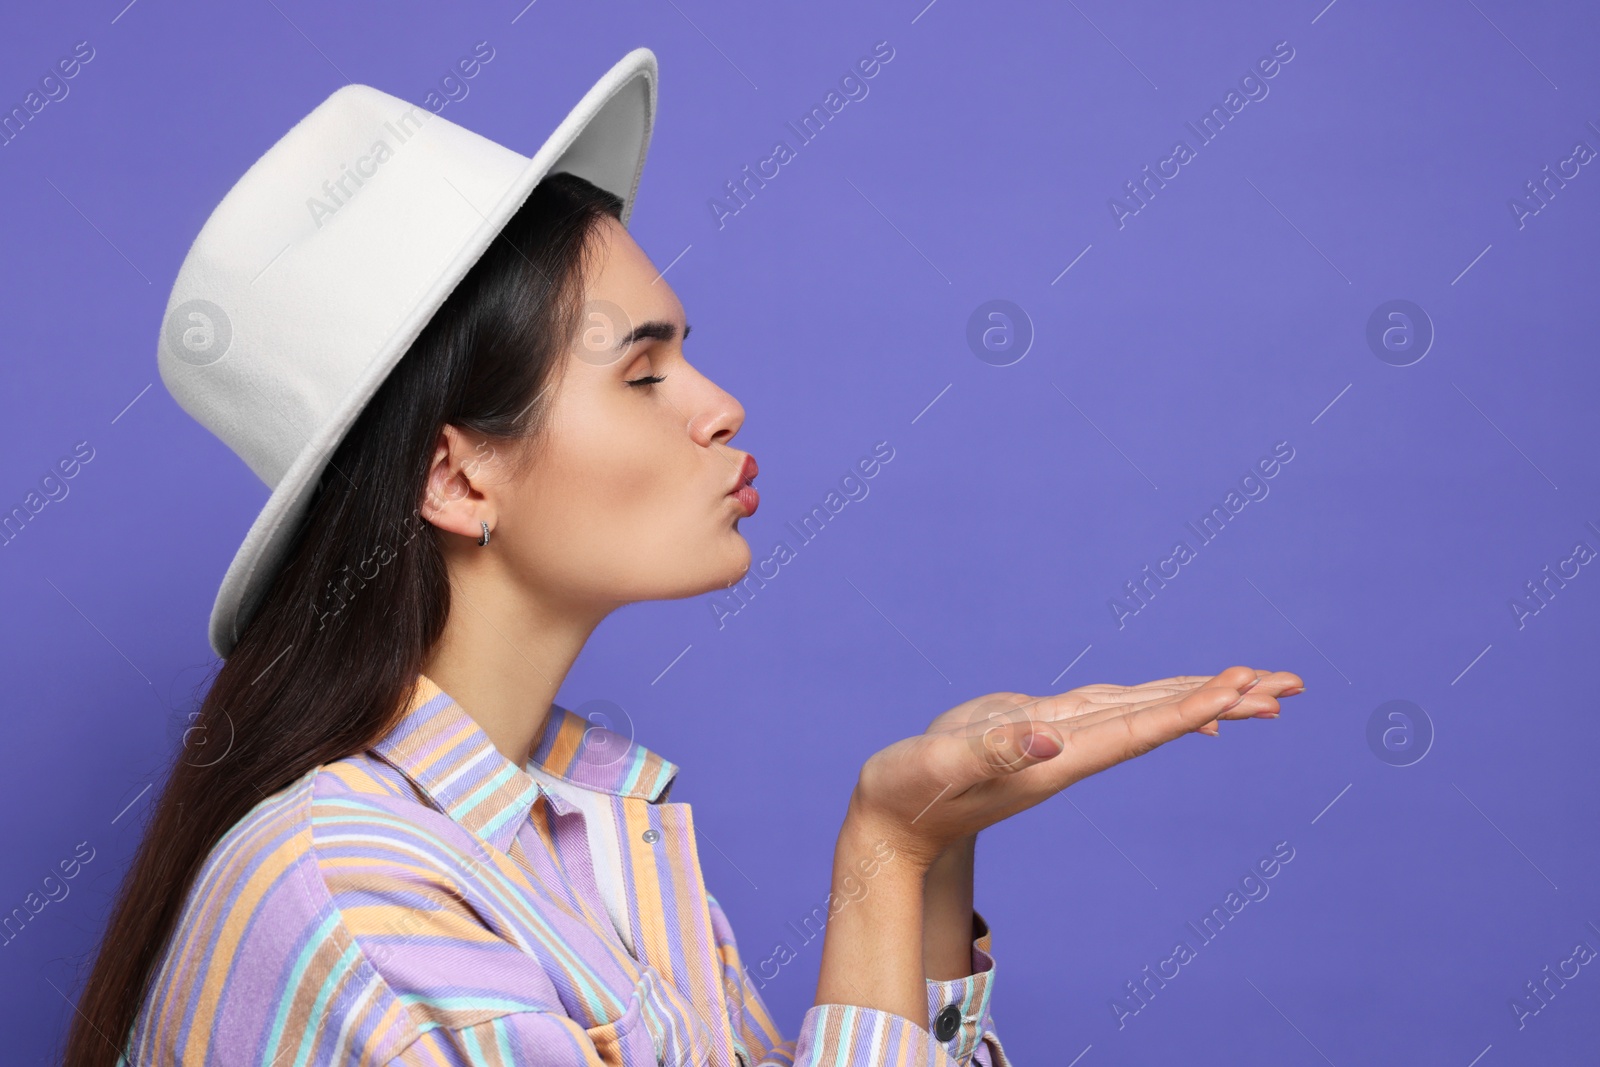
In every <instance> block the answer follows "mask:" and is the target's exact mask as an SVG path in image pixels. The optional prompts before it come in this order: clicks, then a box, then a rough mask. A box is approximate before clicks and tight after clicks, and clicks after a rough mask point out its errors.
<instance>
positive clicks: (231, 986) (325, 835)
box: [130, 754, 559, 1064]
mask: <svg viewBox="0 0 1600 1067" xmlns="http://www.w3.org/2000/svg"><path fill="white" fill-rule="evenodd" d="M475 840H476V839H475V838H473V837H472V835H470V834H468V833H467V832H466V831H465V830H463V829H462V828H461V827H459V826H458V825H457V824H455V823H454V822H453V821H452V820H450V819H449V817H448V816H446V815H444V814H443V813H441V812H438V811H436V810H435V809H433V808H430V807H429V806H428V805H426V804H425V803H424V802H423V801H422V800H420V799H419V798H418V797H416V796H415V795H414V794H412V792H411V791H410V788H409V786H408V785H407V784H406V783H405V780H404V779H403V777H401V776H399V775H398V774H397V773H394V772H393V771H392V768H388V767H387V765H385V764H383V763H382V762H381V761H379V760H375V759H372V758H370V757H368V756H366V755H364V754H361V755H357V756H352V757H348V758H347V759H344V760H339V761H336V762H334V763H329V764H325V765H323V766H321V767H317V768H314V769H313V770H311V771H308V772H307V773H306V774H305V775H303V776H302V777H301V778H299V779H297V780H296V781H294V782H292V783H291V784H290V785H288V786H286V787H284V788H283V789H281V790H280V791H278V792H277V793H274V794H272V795H271V796H269V797H266V798H263V799H262V800H261V802H259V803H258V804H256V805H255V806H254V807H253V808H251V809H250V810H249V811H248V812H247V813H246V814H245V815H244V816H243V817H242V818H240V819H239V821H238V822H236V823H235V824H234V825H233V826H232V827H231V828H230V829H229V830H228V831H227V832H226V833H225V834H224V835H223V836H222V837H221V838H220V839H219V840H218V841H217V843H216V844H215V845H214V846H213V847H212V849H211V852H210V853H209V854H208V856H207V858H206V861H205V863H204V864H203V865H202V867H201V869H200V871H199V873H198V874H197V876H196V878H195V880H194V882H193V884H192V886H191V888H190V890H189V892H188V894H187V896H186V898H185V902H184V905H183V908H182V910H181V912H180V916H179V919H178V923H177V925H176V927H175V929H174V931H173V933H172V935H171V937H170V938H169V940H168V943H167V948H166V950H165V952H164V955H163V957H162V959H161V962H160V963H159V965H158V967H157V970H156V972H155V974H154V975H153V976H152V986H151V989H150V991H149V992H148V993H147V995H146V998H145V1003H144V1009H143V1010H142V1011H141V1012H140V1015H139V1017H138V1019H137V1020H136V1021H135V1024H134V1030H133V1032H132V1033H131V1034H130V1038H131V1047H132V1050H133V1052H134V1053H135V1056H134V1058H133V1062H136V1063H146V1062H150V1063H156V1062H159V1063H176V1064H190V1063H193V1064H210V1063H235V1062H241V1063H242V1062H249V1063H267V1062H273V1061H275V1060H276V1059H277V1057H278V1056H280V1055H285V1054H286V1053H288V1050H289V1049H291V1048H293V1049H295V1050H296V1052H295V1053H294V1054H288V1055H286V1056H285V1059H284V1060H283V1061H282V1062H311V1063H344V1062H349V1061H352V1060H363V1061H366V1062H372V1061H374V1060H375V1061H377V1062H386V1061H387V1060H389V1059H391V1058H393V1057H395V1056H397V1055H398V1054H399V1053H400V1052H401V1051H403V1050H404V1049H406V1048H408V1047H409V1046H411V1045H412V1044H413V1043H414V1042H415V1041H416V1040H417V1038H418V1037H419V1036H421V1035H422V1034H423V1033H425V1032H427V1031H429V1030H431V1029H433V1028H436V1027H463V1026H470V1025H476V1024H478V1023H481V1022H483V1021H485V1020H486V1019H490V1018H494V1017H496V1016H498V1015H502V1014H505V1013H507V1012H515V1011H523V1010H529V1009H533V1010H540V1009H543V1008H546V1007H548V1006H550V1005H551V1004H555V1005H557V1006H559V1001H558V999H557V998H556V997H555V995H554V991H553V990H551V992H550V997H549V1000H548V1002H546V1001H544V1000H542V999H541V998H540V997H539V995H538V994H539V987H540V982H539V981H538V980H539V979H542V977H543V976H542V973H541V974H538V975H531V974H528V973H526V969H525V968H517V967H512V968H510V972H511V974H510V977H511V978H512V979H514V980H515V981H517V982H520V983H521V987H522V989H523V990H527V991H529V992H528V995H525V996H518V997H505V998H493V997H491V998H487V999H486V998H483V997H479V996H462V997H457V996H456V993H458V992H460V993H466V992H467V991H469V990H471V989H473V988H474V985H473V973H472V965H474V964H481V960H476V961H471V963H470V964H468V965H466V966H464V965H463V964H464V958H463V954H462V949H463V948H469V947H471V946H480V947H481V948H482V949H483V950H484V951H486V952H488V953H489V954H491V955H494V954H501V955H503V954H504V951H503V950H506V949H509V948H511V946H510V945H508V944H506V942H505V940H504V939H503V938H502V937H501V936H500V935H499V933H498V932H497V931H495V930H494V929H492V928H491V927H490V926H489V925H486V923H485V922H484V921H483V918H482V915H481V914H480V913H479V911H478V909H475V908H474V906H473V904H472V900H473V899H474V898H475V897H478V898H481V897H482V896H483V890H482V888H481V883H482V881H483V878H482V875H481V873H480V872H478V871H476V870H475V868H476V867H477V866H478V865H479V864H481V862H482V860H481V857H480V856H478V855H476V854H475V853H474V849H473V844H472V842H474V841H475ZM469 955H470V953H469ZM457 972H460V973H457ZM543 984H544V985H545V986H547V987H548V985H549V983H548V981H545V982H544V983H543Z"/></svg>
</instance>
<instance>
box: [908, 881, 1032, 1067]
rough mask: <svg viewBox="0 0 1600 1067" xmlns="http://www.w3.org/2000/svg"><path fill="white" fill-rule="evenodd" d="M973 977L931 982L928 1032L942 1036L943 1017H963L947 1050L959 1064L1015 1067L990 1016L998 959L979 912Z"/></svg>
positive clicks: (974, 916) (974, 924) (974, 926)
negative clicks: (950, 1012)
mask: <svg viewBox="0 0 1600 1067" xmlns="http://www.w3.org/2000/svg"><path fill="white" fill-rule="evenodd" d="M972 931H973V941H972V973H971V974H970V975H968V976H967V977H965V978H950V979H946V980H944V981H937V980H935V979H932V978H930V979H928V1028H929V1030H931V1031H932V1032H933V1033H935V1034H937V1033H938V1032H939V1014H940V1013H941V1012H945V1011H949V1010H950V1009H951V1008H952V1007H953V1008H954V1009H955V1011H954V1012H953V1013H952V1014H959V1016H960V1019H961V1021H960V1028H959V1029H958V1030H957V1032H956V1035H955V1037H954V1038H952V1039H951V1040H950V1041H949V1042H948V1043H946V1045H945V1048H946V1049H947V1050H948V1053H949V1055H950V1057H951V1058H952V1059H954V1060H955V1061H956V1062H957V1063H958V1064H963V1065H967V1064H970V1065H972V1067H1012V1065H1011V1061H1010V1059H1008V1058H1007V1057H1006V1053H1005V1049H1003V1048H1001V1046H1000V1037H999V1035H998V1034H996V1033H995V1028H994V1016H992V1015H991V1014H990V1012H989V1001H990V995H991V993H992V992H993V989H994V956H993V955H991V954H990V945H991V941H992V938H991V936H990V933H989V924H988V922H987V921H986V920H985V919H984V917H983V916H982V915H981V914H980V913H979V912H977V911H974V912H973V913H972Z"/></svg>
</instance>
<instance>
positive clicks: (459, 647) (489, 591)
mask: <svg viewBox="0 0 1600 1067" xmlns="http://www.w3.org/2000/svg"><path fill="white" fill-rule="evenodd" d="M484 562H485V563H489V562H490V561H488V560H485V561H484ZM463 571H465V572H467V573H463ZM499 571H500V568H498V567H493V566H490V567H470V566H469V567H465V568H459V569H458V568H456V567H454V566H452V568H451V580H450V597H451V603H450V618H449V620H448V621H447V622H446V623H445V629H444V634H443V636H442V637H441V638H440V640H439V643H438V644H437V645H436V646H434V649H433V651H432V653H431V654H430V655H429V657H428V659H427V661H426V663H425V664H424V666H423V673H424V674H426V675H427V676H428V677H429V678H431V679H433V681H434V682H436V683H437V684H438V686H439V687H440V688H441V689H443V690H444V691H445V692H446V693H449V694H450V696H451V698H452V699H454V700H455V701H456V702H457V703H458V704H459V705H460V706H461V708H462V710H464V711H465V712H466V713H467V714H468V715H470V716H472V718H473V720H474V721H476V722H477V724H478V725H479V726H480V727H482V728H483V731H484V733H486V734H488V735H489V739H490V740H491V741H493V742H494V746H495V748H497V749H499V750H500V752H501V754H502V755H504V756H505V757H506V759H508V760H510V761H511V762H512V763H514V764H516V765H517V766H518V767H521V766H523V765H524V764H525V763H526V762H527V758H528V753H529V752H530V751H531V749H532V747H533V743H534V741H535V740H536V739H537V738H538V737H539V736H540V734H541V733H542V732H543V730H544V726H545V723H546V722H547V721H548V719H549V717H550V706H551V704H552V703H553V702H554V701H555V698H556V693H557V691H559V690H560V688H561V684H562V682H563V681H564V680H565V679H566V676H567V671H569V670H570V669H571V668H572V664H573V662H574V661H575V660H576V659H577V658H578V653H579V652H581V651H583V646H584V643H585V642H586V641H588V639H589V635H590V634H591V633H593V632H594V628H595V627H596V626H598V625H599V624H600V621H601V620H602V619H604V618H605V616H606V615H607V614H608V612H607V611H604V610H600V609H598V608H593V607H589V608H578V607H573V606H566V607H556V606H554V605H552V604H549V603H541V602H539V601H538V600H537V599H536V598H534V597H531V596H530V595H528V593H527V591H526V590H524V589H521V588H519V587H518V586H517V585H516V584H515V583H514V582H513V581H512V580H511V579H510V576H509V575H506V574H503V573H498V572H499ZM490 572H496V573H490Z"/></svg>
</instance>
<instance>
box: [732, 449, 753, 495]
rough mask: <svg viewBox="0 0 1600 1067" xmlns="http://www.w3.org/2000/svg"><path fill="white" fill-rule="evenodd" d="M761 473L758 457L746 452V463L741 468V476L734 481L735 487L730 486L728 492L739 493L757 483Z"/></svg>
mask: <svg viewBox="0 0 1600 1067" xmlns="http://www.w3.org/2000/svg"><path fill="white" fill-rule="evenodd" d="M759 472H760V468H759V467H757V466H756V457H754V456H752V455H750V454H749V453H748V452H746V453H745V457H744V462H743V463H742V464H740V466H739V476H738V478H737V479H736V480H735V481H734V483H733V485H731V486H729V488H728V492H730V493H737V492H738V491H739V490H740V489H743V488H744V487H745V486H747V485H749V484H750V483H751V482H753V481H755V478H756V475H757V474H758V473H759Z"/></svg>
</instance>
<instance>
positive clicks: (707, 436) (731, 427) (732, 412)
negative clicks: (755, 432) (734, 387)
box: [689, 372, 744, 448]
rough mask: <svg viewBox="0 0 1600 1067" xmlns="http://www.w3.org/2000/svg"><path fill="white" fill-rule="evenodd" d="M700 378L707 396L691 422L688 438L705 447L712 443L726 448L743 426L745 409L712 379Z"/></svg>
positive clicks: (702, 376)
mask: <svg viewBox="0 0 1600 1067" xmlns="http://www.w3.org/2000/svg"><path fill="white" fill-rule="evenodd" d="M697 373H698V372H697ZM700 377H701V380H702V381H703V382H704V388H705V397H704V399H703V400H702V402H701V403H700V404H699V405H698V406H697V408H696V411H695V414H694V416H693V417H691V418H690V419H689V436H690V437H691V438H692V439H693V440H694V442H695V444H697V445H700V446H702V447H706V448H709V447H710V446H711V445H712V443H713V442H715V443H718V444H724V445H725V444H727V443H728V442H729V441H731V440H733V436H734V435H735V434H737V433H738V432H739V427H741V426H743V425H744V406H743V405H741V404H740V403H739V401H738V400H737V399H735V398H734V396H733V394H732V393H729V392H728V391H727V390H725V389H723V388H722V387H720V386H718V385H717V384H716V383H715V382H713V381H712V380H711V379H710V378H707V377H705V376H704V375H700Z"/></svg>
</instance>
